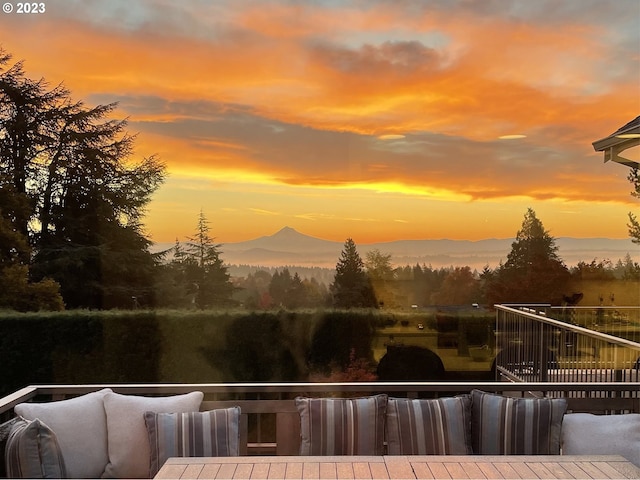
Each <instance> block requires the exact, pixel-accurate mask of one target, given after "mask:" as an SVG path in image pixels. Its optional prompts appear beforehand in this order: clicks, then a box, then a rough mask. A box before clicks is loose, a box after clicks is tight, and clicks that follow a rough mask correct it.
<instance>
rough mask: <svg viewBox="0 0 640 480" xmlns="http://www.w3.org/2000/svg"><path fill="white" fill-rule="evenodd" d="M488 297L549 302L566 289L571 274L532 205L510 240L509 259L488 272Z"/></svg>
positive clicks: (490, 298) (492, 301) (518, 301)
mask: <svg viewBox="0 0 640 480" xmlns="http://www.w3.org/2000/svg"><path fill="white" fill-rule="evenodd" d="M487 277H488V278H487V280H488V284H487V285H486V289H487V297H488V300H489V302H490V303H491V304H494V303H505V302H509V303H548V302H553V301H554V300H555V299H557V298H562V296H563V295H564V294H566V293H568V292H567V290H568V288H569V281H570V274H569V270H568V269H567V267H566V266H565V265H564V262H563V261H562V260H561V259H560V257H559V256H558V247H557V246H556V241H555V238H553V237H552V236H551V235H550V234H549V232H548V231H546V230H545V229H544V226H543V225H542V222H541V221H540V220H539V219H538V218H537V217H536V214H535V212H534V211H533V209H531V208H529V209H528V210H527V212H526V214H525V216H524V221H523V222H522V228H521V229H520V230H519V231H518V234H517V235H516V239H515V241H514V242H513V243H512V244H511V252H509V254H508V256H507V261H506V262H505V263H504V264H501V265H500V266H499V267H498V268H497V269H496V270H495V271H494V272H493V274H492V275H490V276H487Z"/></svg>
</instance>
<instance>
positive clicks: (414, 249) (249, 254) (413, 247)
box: [158, 227, 640, 270]
mask: <svg viewBox="0 0 640 480" xmlns="http://www.w3.org/2000/svg"><path fill="white" fill-rule="evenodd" d="M513 241H514V239H513V238H503V239H495V238H492V239H486V240H478V241H470V240H398V241H394V242H382V243H369V244H356V245H357V248H358V253H360V255H361V256H362V258H363V259H364V257H365V255H366V253H367V252H369V251H371V250H374V249H378V250H379V251H380V252H382V253H384V254H391V261H392V263H393V264H394V265H396V266H403V265H415V264H417V263H419V264H421V265H422V264H425V265H431V266H432V267H434V268H440V267H449V266H469V267H471V268H477V269H478V270H481V269H482V268H483V267H484V266H485V265H489V267H491V268H493V267H496V266H497V265H498V264H499V262H500V261H501V260H502V261H505V260H506V258H507V255H508V254H509V252H510V251H511V244H512V243H513ZM556 245H557V246H558V254H559V255H560V258H562V260H563V261H564V262H565V264H567V265H568V266H572V265H575V264H577V263H578V262H579V261H586V262H591V261H592V260H593V259H598V260H603V259H609V260H611V261H613V262H616V261H618V259H621V258H624V257H625V255H626V254H627V253H629V254H631V256H632V258H633V259H634V260H635V261H640V248H638V246H636V245H634V244H633V243H631V240H628V239H610V238H571V237H559V238H556ZM171 246H173V244H170V245H169V244H167V245H162V246H161V245H158V249H160V248H161V247H164V248H169V247H171ZM343 247H344V242H333V241H330V240H323V239H320V238H316V237H312V236H309V235H305V234H302V233H300V232H298V231H297V230H295V229H293V228H290V227H284V228H282V229H281V230H279V231H278V232H276V233H274V234H273V235H267V236H263V237H259V238H256V239H253V240H247V241H244V242H235V243H225V244H223V245H222V248H221V250H222V259H223V260H224V262H225V263H226V264H230V265H233V264H235V265H256V266H258V265H259V266H264V267H279V266H293V265H296V266H304V267H324V268H334V267H335V265H336V263H337V261H338V259H339V257H340V253H341V252H342V249H343Z"/></svg>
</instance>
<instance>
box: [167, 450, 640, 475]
mask: <svg viewBox="0 0 640 480" xmlns="http://www.w3.org/2000/svg"><path fill="white" fill-rule="evenodd" d="M155 478H156V479H161V478H162V479H167V478H171V479H178V478H189V479H196V478H197V479H219V478H225V479H231V478H233V479H236V478H242V479H257V478H260V479H286V478H297V479H312V478H313V479H351V478H353V479H355V478H368V479H384V478H386V479H418V478H420V479H423V478H424V479H452V478H456V479H458V478H460V479H462V478H474V479H496V478H498V479H500V478H528V479H535V478H545V479H576V478H579V479H612V478H615V479H621V478H633V479H638V478H640V469H639V468H637V467H636V466H634V465H633V464H632V463H631V462H629V461H627V460H626V459H625V458H623V457H621V456H610V455H607V456H570V455H566V456H560V455H558V456H473V455H469V456H422V455H416V456H374V457H363V456H360V457H358V456H355V457H347V456H344V457H287V456H269V457H259V456H253V457H217V458H211V457H208V458H170V459H169V460H167V462H166V463H165V465H164V466H163V467H162V468H161V469H160V471H159V472H158V474H157V475H156V477H155Z"/></svg>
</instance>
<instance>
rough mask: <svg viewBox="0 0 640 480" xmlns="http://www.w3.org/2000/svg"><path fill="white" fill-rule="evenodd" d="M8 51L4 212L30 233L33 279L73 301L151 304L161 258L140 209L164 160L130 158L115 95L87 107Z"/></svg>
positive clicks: (3, 56)
mask: <svg viewBox="0 0 640 480" xmlns="http://www.w3.org/2000/svg"><path fill="white" fill-rule="evenodd" d="M10 59H11V56H10V55H9V54H7V53H6V52H4V51H2V50H0V176H1V177H2V178H3V181H4V182H6V184H5V185H3V188H7V187H10V188H11V191H12V195H13V196H14V198H15V199H16V201H15V202H12V204H11V205H9V207H8V208H6V209H3V211H2V215H3V217H4V218H5V219H10V221H11V223H12V224H13V228H14V229H15V231H16V232H18V233H20V234H21V235H23V236H24V237H26V238H28V239H29V243H30V245H31V247H32V258H31V259H30V262H31V266H30V272H29V274H30V277H31V280H32V281H33V280H35V281H37V280H42V279H44V278H46V277H51V278H53V279H55V280H56V281H57V282H58V283H59V284H60V286H61V291H62V295H63V297H64V300H65V303H66V304H67V306H70V307H92V308H104V307H115V306H118V307H128V306H130V305H131V300H132V297H136V298H138V297H140V298H142V297H144V298H146V303H147V304H149V303H152V302H153V298H152V293H153V275H154V269H155V266H156V264H157V260H158V259H157V258H156V257H155V256H154V255H152V254H151V253H150V252H149V250H148V248H149V246H150V242H149V240H147V239H146V238H145V236H144V235H143V231H142V223H141V218H142V215H143V213H144V208H145V206H146V205H147V204H148V202H149V201H150V198H151V195H152V194H153V192H154V191H155V190H156V189H157V188H158V187H159V185H160V184H161V183H162V182H163V180H164V172H165V168H164V165H162V164H161V163H160V162H158V161H157V159H155V158H153V157H152V158H147V159H144V160H143V161H141V162H140V163H139V164H137V165H129V163H128V160H129V157H130V155H131V153H132V149H133V140H134V138H133V137H131V136H129V135H127V134H126V133H125V131H124V129H125V127H126V122H125V121H117V120H109V119H108V118H109V116H110V115H111V114H112V112H113V111H114V109H115V107H116V105H115V104H109V105H100V106H97V107H94V108H88V107H86V106H85V105H84V104H83V103H82V102H75V101H73V100H72V99H71V96H70V92H69V91H68V90H67V89H66V88H64V87H63V86H62V85H58V86H57V87H55V88H51V89H50V88H49V86H48V85H47V83H46V82H45V81H44V80H43V79H41V80H37V81H34V80H32V79H29V78H28V77H27V76H26V74H25V72H24V69H23V64H22V62H18V63H16V64H14V65H12V66H10V67H8V68H7V67H6V66H7V65H8V63H9V61H10Z"/></svg>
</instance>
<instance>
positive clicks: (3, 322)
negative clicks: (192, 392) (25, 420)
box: [0, 310, 392, 394]
mask: <svg viewBox="0 0 640 480" xmlns="http://www.w3.org/2000/svg"><path fill="white" fill-rule="evenodd" d="M385 321H387V322H389V321H392V320H389V319H388V318H387V319H386V320H385V317H384V316H381V315H379V314H371V313H369V312H366V311H362V312H359V311H349V312H338V311H328V312H322V311H297V312H287V311H281V312H264V313H260V312H254V313H248V312H246V311H244V312H240V311H238V312H222V311H156V312H153V311H108V312H102V311H83V310H79V311H67V312H59V313H40V314H38V313H31V314H20V313H13V312H2V313H0V394H6V393H8V392H10V391H13V390H16V389H18V388H20V387H23V386H25V385H28V384H36V383H121V382H185V383H190V382H194V383H195V382H233V381H276V380H277V381H295V380H305V379H306V378H307V376H308V373H309V370H310V368H316V367H317V366H318V365H319V364H323V365H328V364H330V363H335V364H340V365H343V364H344V363H345V362H346V361H347V360H348V358H349V352H350V350H351V349H352V348H355V349H356V351H357V352H358V355H359V356H362V357H365V358H370V357H371V356H372V353H371V343H372V334H373V332H374V327H375V326H379V325H380V322H385Z"/></svg>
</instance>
